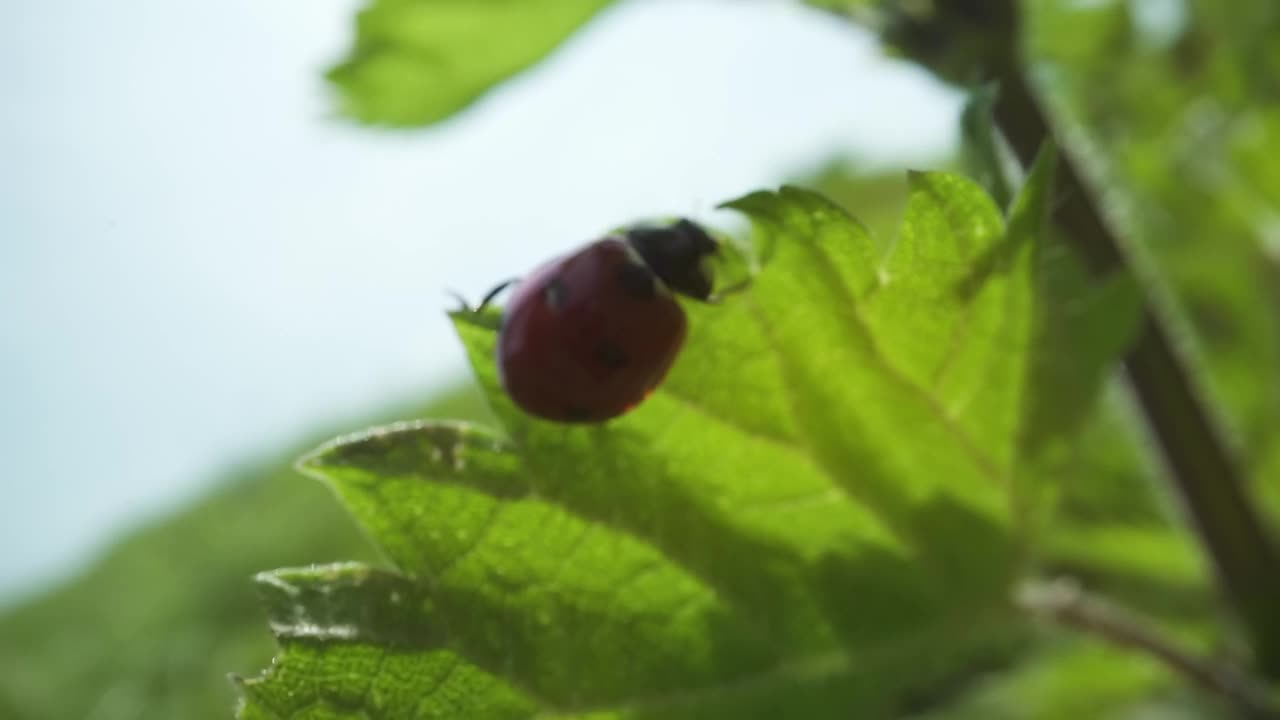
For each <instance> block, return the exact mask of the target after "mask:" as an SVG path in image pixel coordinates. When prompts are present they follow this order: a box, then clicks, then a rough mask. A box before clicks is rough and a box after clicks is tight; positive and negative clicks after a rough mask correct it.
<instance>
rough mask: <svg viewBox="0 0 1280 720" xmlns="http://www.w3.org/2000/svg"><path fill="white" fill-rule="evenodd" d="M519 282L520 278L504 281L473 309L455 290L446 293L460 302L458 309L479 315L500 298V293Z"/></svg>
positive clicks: (486, 294)
mask: <svg viewBox="0 0 1280 720" xmlns="http://www.w3.org/2000/svg"><path fill="white" fill-rule="evenodd" d="M518 282H520V278H511V279H510V280H504V281H502V282H500V283H498V284H497V285H496V286H495V287H494V288H493V289H492V290H490V291H489V292H487V293H485V295H484V297H482V298H480V304H479V305H476V306H475V307H471V303H469V302H467V299H466V298H464V297H462V294H461V293H458V292H455V291H453V290H445V293H447V294H448V295H449V297H452V298H453V299H454V300H457V301H458V305H459V306H460V307H459V308H458V309H459V310H461V311H463V312H469V313H478V312H481V311H482V310H484V309H485V308H487V307H489V303H491V302H493V299H494V298H496V297H498V295H499V293H501V292H502V291H503V290H506V289H507V288H509V287H511V286H512V285H515V284H516V283H518Z"/></svg>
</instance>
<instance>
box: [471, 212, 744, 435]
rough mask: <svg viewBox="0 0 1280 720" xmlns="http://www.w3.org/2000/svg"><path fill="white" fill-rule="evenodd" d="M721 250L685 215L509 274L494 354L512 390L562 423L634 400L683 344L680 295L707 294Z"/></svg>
mask: <svg viewBox="0 0 1280 720" xmlns="http://www.w3.org/2000/svg"><path fill="white" fill-rule="evenodd" d="M717 249H718V244H717V243H716V241H715V240H714V239H713V238H712V237H711V236H710V235H709V234H708V233H707V232H706V231H705V230H703V229H702V228H701V227H699V226H698V225H696V224H694V223H692V222H690V221H688V220H680V221H678V222H676V223H674V224H672V225H670V226H667V227H635V228H632V229H629V230H626V231H624V232H622V233H619V234H615V235H609V236H607V237H605V238H603V239H600V240H597V241H595V242H593V243H590V244H589V245H586V246H585V247H582V248H580V249H579V250H577V251H575V252H573V253H570V254H568V255H565V256H562V257H559V258H557V259H555V260H552V261H550V262H548V263H547V264H545V265H543V266H542V267H540V268H538V269H537V270H535V271H534V272H533V273H531V274H530V275H529V276H528V277H526V278H524V279H523V280H520V281H519V282H518V283H508V284H515V289H514V290H513V291H512V294H511V297H510V300H509V301H508V303H507V305H506V307H505V308H504V309H503V312H502V322H501V326H500V329H499V331H498V343H497V353H496V354H497V358H496V360H497V366H498V374H499V377H500V379H501V381H502V386H503V388H504V389H505V390H506V392H507V394H508V395H510V397H511V399H512V400H513V401H514V402H515V403H516V405H518V406H520V408H521V409H523V410H524V411H525V412H528V413H529V414H531V415H535V416H537V417H540V418H544V419H547V420H553V421H557V422H563V423H600V422H604V421H606V420H609V419H611V418H614V417H617V416H619V415H622V414H623V413H625V412H627V411H628V410H630V409H632V408H634V407H635V406H636V405H638V404H639V403H640V402H641V401H642V400H644V399H645V397H647V396H648V395H649V393H651V392H653V390H654V388H656V387H657V386H658V384H659V383H661V382H662V379H663V378H664V377H666V375H667V371H668V370H670V369H671V366H672V364H673V363H674V362H675V359H676V355H677V354H678V353H679V352H680V347H681V345H682V344H683V343H684V339H685V333H686V321H685V315H684V311H683V310H682V309H681V308H680V305H679V303H678V302H677V301H676V298H675V294H677V293H678V294H680V295H683V296H686V297H689V298H693V299H695V300H699V301H703V302H708V301H710V299H711V286H712V277H711V272H710V270H709V269H708V268H707V267H706V263H705V261H706V260H707V259H708V257H709V256H711V255H713V254H715V253H716V252H717ZM504 287H506V284H504V285H501V286H499V287H498V288H495V289H494V291H493V292H491V293H490V294H489V296H488V297H487V298H486V301H488V300H490V299H492V298H493V296H494V295H495V294H496V293H497V292H499V291H501V290H502V289H503V288H504ZM483 304H484V303H481V305H482V306H483Z"/></svg>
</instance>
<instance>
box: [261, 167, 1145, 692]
mask: <svg viewBox="0 0 1280 720" xmlns="http://www.w3.org/2000/svg"><path fill="white" fill-rule="evenodd" d="M1052 166H1053V162H1052V155H1051V154H1046V155H1045V156H1044V158H1043V161H1042V163H1041V165H1040V166H1039V167H1038V169H1037V170H1036V172H1035V173H1034V174H1033V176H1032V179H1031V180H1030V181H1029V182H1028V184H1027V187H1026V189H1025V191H1024V193H1023V194H1022V196H1021V197H1020V198H1019V200H1018V201H1017V203H1016V204H1015V206H1014V208H1013V210H1012V214H1011V217H1010V219H1009V221H1008V223H1007V224H1006V222H1005V220H1004V219H1003V217H1002V215H1001V213H1000V212H999V210H998V209H997V208H996V207H995V206H994V205H993V204H992V203H991V202H990V200H989V199H988V198H987V197H986V195H985V194H984V193H983V192H982V191H981V190H980V189H979V188H977V186H975V185H973V184H972V183H970V182H969V181H967V180H964V179H963V178H961V177H959V176H956V175H950V174H945V173H917V174H914V175H913V176H912V177H911V193H910V197H909V200H908V203H907V210H906V217H905V219H904V222H903V226H902V230H901V233H900V236H899V238H898V242H897V243H896V244H895V245H894V246H893V248H892V250H891V251H890V252H889V253H888V254H887V255H885V256H883V257H881V256H880V254H879V253H878V252H877V250H876V246H875V244H874V243H873V241H872V239H871V238H870V236H869V235H868V233H867V232H866V230H865V229H864V228H863V227H862V226H861V225H860V224H859V223H858V222H856V221H855V220H853V219H852V218H851V217H850V216H848V215H847V214H845V212H844V211H843V210H841V209H840V208H839V207H838V206H836V205H833V204H832V203H830V202H829V201H827V200H825V199H824V198H823V197H822V196H820V195H817V194H814V193H812V192H809V191H805V190H799V189H795V188H784V189H782V190H781V191H779V192H760V193H754V194H751V195H748V196H746V197H743V198H740V199H738V200H735V201H733V202H731V203H728V204H727V206H728V207H731V208H734V209H736V210H739V211H741V212H743V213H745V214H747V215H748V216H750V217H751V219H752V220H753V221H755V223H756V227H757V230H758V242H757V248H758V249H759V254H760V256H761V258H762V259H763V260H764V262H765V267H764V269H763V270H762V271H761V272H760V273H759V274H758V275H757V276H756V278H755V280H754V282H753V284H752V286H751V288H750V289H749V291H747V292H745V293H742V294H739V295H736V296H732V297H731V298H730V299H728V300H727V301H726V302H724V303H723V304H721V305H717V306H711V307H691V308H689V313H690V316H691V323H692V330H691V333H690V342H689V344H688V346H687V347H686V349H685V350H684V352H683V354H682V356H681V359H680V361H679V362H678V364H677V367H676V368H675V370H674V372H673V374H672V376H671V377H670V378H669V379H668V381H667V382H666V383H665V384H664V385H663V386H662V388H661V389H660V390H659V391H658V392H657V393H655V394H654V396H652V397H651V398H650V399H648V400H647V401H646V402H645V404H644V405H643V406H642V407H641V408H640V409H638V410H636V411H634V412H633V413H631V414H629V415H627V416H625V417H624V418H622V419H620V420H619V421H616V422H612V423H610V424H608V425H606V426H599V427H566V426H561V425H556V424H552V423H546V422H542V421H538V420H535V419H532V418H530V417H528V416H526V415H525V414H523V413H522V412H520V411H519V410H518V409H517V408H516V407H514V406H513V405H512V404H511V402H510V401H509V399H507V398H506V396H505V395H504V394H503V392H502V390H501V388H500V386H499V384H498V381H497V378H496V373H495V369H494V366H493V363H492V360H491V358H492V355H493V344H494V339H495V338H494V331H493V329H492V324H491V323H490V322H487V321H485V320H483V319H480V318H476V317H473V316H472V315H470V314H467V313H461V314H458V315H456V316H455V322H456V325H457V328H458V332H459V335H460V337H461V338H462V340H463V342H464V344H465V345H466V347H467V350H468V352H469V354H470V357H471V360H472V364H473V367H474V369H475V372H476V375H477V378H478V379H479V381H480V385H481V387H482V388H483V389H484V391H485V393H486V395H487V397H488V399H489V402H490V405H491V407H492V408H493V410H494V413H495V415H496V417H497V418H498V420H499V421H500V423H501V424H502V426H503V427H504V429H505V431H506V432H505V434H499V433H496V432H494V431H490V430H486V429H482V428H480V427H478V426H473V425H467V424H457V423H445V422H420V423H408V424H399V425H393V426H389V427H386V428H381V429H376V430H372V431H368V432H365V433H360V434H358V435H354V436H349V437H345V438H340V439H338V440H336V441H335V442H333V443H331V444H329V445H326V446H324V447H322V448H321V449H320V450H318V451H317V452H315V453H313V454H312V455H310V456H308V457H307V458H305V459H304V460H303V461H302V467H303V469H304V470H306V471H307V472H308V473H310V474H313V475H316V476H317V477H320V478H322V479H324V480H325V481H326V482H328V483H329V484H331V485H332V487H333V488H334V489H335V491H336V492H337V493H338V495H339V496H340V497H341V498H342V500H343V501H344V502H345V503H346V505H347V506H348V508H350V510H351V511H352V513H353V514H354V515H355V517H356V519H357V520H358V521H359V522H360V524H361V525H362V526H363V527H364V528H365V530H366V532H367V533H368V534H369V536H370V537H371V538H372V539H373V540H374V541H375V543H376V544H377V545H378V546H379V547H380V548H381V549H382V551H383V552H384V553H385V554H386V555H387V557H388V558H389V559H390V560H391V561H392V562H393V563H394V565H395V567H396V569H397V570H398V573H387V572H380V571H374V570H371V569H368V568H366V567H363V566H359V565H343V566H333V567H324V568H315V569H311V570H282V571H277V572H274V573H266V574H264V575H262V576H260V578H259V580H260V583H261V584H262V586H263V588H264V591H265V592H266V594H267V596H268V606H269V609H270V612H271V625H272V629H273V631H274V632H275V634H276V636H277V638H278V639H279V640H280V642H281V645H282V650H281V653H280V654H279V656H278V657H277V662H276V664H275V665H274V667H273V668H272V669H271V670H269V671H268V672H267V673H266V674H265V675H263V676H262V677H261V678H258V679H254V680H248V681H244V682H243V691H244V697H245V702H244V706H243V708H242V711H241V717H244V718H286V717H303V716H308V717H312V716H315V717H321V716H322V717H357V716H359V717H469V718H506V717H531V716H535V715H536V716H538V717H566V718H568V717H592V718H605V717H618V718H650V717H652V718H659V717H661V718H681V717H685V718H695V717H742V718H746V717H758V718H774V717H783V716H797V717H806V718H822V717H833V718H834V717H847V716H848V714H849V713H850V712H855V711H858V712H861V713H864V714H868V715H884V714H891V713H894V712H903V711H907V710H909V709H911V708H913V707H917V706H928V705H929V704H930V703H931V702H933V698H934V697H935V696H936V694H937V693H938V692H940V690H939V688H945V687H946V683H949V682H954V681H955V679H956V678H963V677H966V676H968V675H969V674H971V673H973V672H974V671H975V669H977V668H981V667H985V666H988V665H990V664H992V663H994V664H997V665H998V664H1001V663H1004V662H1007V661H1009V659H1010V658H1011V657H1012V655H1013V654H1014V653H1016V652H1017V651H1018V648H1019V647H1020V646H1021V644H1022V642H1023V640H1025V637H1026V627H1025V625H1024V623H1023V622H1022V621H1021V620H1020V619H1019V617H1018V615H1017V614H1016V612H1015V611H1014V610H1013V608H1012V606H1011V605H1010V603H1009V601H1008V599H1009V593H1010V589H1011V587H1012V585H1013V583H1014V580H1015V578H1016V577H1017V576H1018V574H1019V572H1020V570H1021V567H1022V562H1023V560H1024V553H1025V552H1026V550H1027V547H1026V544H1025V541H1024V531H1025V530H1026V525H1027V520H1028V519H1029V518H1031V517H1033V515H1034V513H1033V511H1032V508H1031V507H1029V505H1028V501H1029V499H1031V498H1033V497H1034V496H1035V495H1036V494H1037V493H1036V487H1035V472H1034V468H1035V467H1036V461H1037V458H1038V453H1039V450H1040V449H1041V448H1043V447H1044V446H1045V443H1047V442H1048V440H1049V439H1055V440H1065V439H1067V438H1069V437H1070V436H1071V434H1072V433H1073V431H1074V429H1075V427H1076V426H1077V425H1078V422H1079V418H1078V416H1077V415H1075V414H1072V413H1057V414H1049V413H1045V412H1043V411H1042V410H1041V409H1040V408H1041V407H1042V405H1043V404H1046V403H1049V404H1064V405H1066V404H1071V403H1077V402H1079V399H1080V398H1087V397H1088V396H1089V395H1090V394H1092V391H1093V390H1094V389H1096V387H1097V386H1098V383H1099V377H1100V375H1101V373H1102V372H1103V370H1104V368H1105V366H1106V365H1107V363H1108V362H1109V361H1110V357H1107V356H1106V353H1096V354H1094V355H1088V354H1086V356H1085V357H1086V360H1085V366H1084V367H1083V368H1082V367H1081V366H1080V362H1079V360H1078V359H1076V358H1072V359H1070V361H1069V362H1064V358H1062V356H1061V355H1060V354H1057V353H1055V352H1051V350H1052V348H1053V343H1054V342H1056V341H1057V339H1058V338H1059V337H1060V336H1061V332H1062V329H1061V328H1049V327H1047V325H1046V323H1048V322H1051V321H1052V319H1053V315H1052V314H1051V313H1048V312H1046V311H1045V310H1044V307H1045V304H1044V303H1047V301H1048V300H1049V299H1050V297H1051V294H1050V293H1051V289H1052V284H1051V283H1050V282H1048V280H1049V278H1050V277H1052V276H1053V275H1054V274H1055V273H1054V272H1053V270H1054V266H1053V265H1052V264H1047V263H1045V262H1043V255H1044V254H1043V252H1042V251H1043V249H1044V247H1045V239H1044V238H1043V237H1042V235H1043V233H1042V232H1041V230H1042V227H1043V219H1044V216H1045V209H1046V204H1047V202H1048V196H1047V192H1048V188H1047V179H1048V178H1049V177H1050V176H1051V170H1052ZM1109 315H1110V317H1111V318H1121V320H1120V322H1119V323H1116V322H1106V323H1104V324H1108V325H1112V326H1115V325H1119V326H1120V327H1121V328H1122V329H1123V327H1125V326H1127V324H1128V323H1127V322H1125V321H1124V320H1123V319H1124V318H1125V316H1126V313H1124V312H1116V311H1115V308H1111V309H1110V313H1109ZM1095 320H1097V321H1102V320H1105V318H1095ZM1068 327H1070V326H1068ZM1115 336H1116V338H1121V339H1122V337H1123V332H1117V333H1116V335H1115ZM1109 348H1110V351H1111V352H1112V353H1114V352H1118V351H1119V349H1120V346H1119V344H1118V343H1117V342H1110V343H1109ZM1068 366H1071V367H1070V372H1065V370H1066V369H1067V367H1068ZM1055 369H1056V370H1055ZM940 683H941V684H940Z"/></svg>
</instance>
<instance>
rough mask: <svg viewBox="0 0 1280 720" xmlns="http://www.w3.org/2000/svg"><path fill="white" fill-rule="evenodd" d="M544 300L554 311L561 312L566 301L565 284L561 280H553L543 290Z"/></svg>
mask: <svg viewBox="0 0 1280 720" xmlns="http://www.w3.org/2000/svg"><path fill="white" fill-rule="evenodd" d="M542 299H543V301H544V302H546V303H547V307H549V308H551V309H552V310H559V309H560V308H561V307H562V306H563V305H564V301H565V290H564V283H563V282H561V281H560V278H558V277H557V278H551V280H550V281H549V282H547V284H546V286H545V287H543V288H542Z"/></svg>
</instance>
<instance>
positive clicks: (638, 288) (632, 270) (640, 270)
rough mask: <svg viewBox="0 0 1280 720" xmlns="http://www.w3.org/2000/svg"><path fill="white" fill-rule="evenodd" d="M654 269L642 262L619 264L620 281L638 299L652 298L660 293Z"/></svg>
mask: <svg viewBox="0 0 1280 720" xmlns="http://www.w3.org/2000/svg"><path fill="white" fill-rule="evenodd" d="M655 279H656V278H654V276H653V271H651V270H649V268H647V267H645V266H644V265H641V264H640V263H633V262H628V263H623V264H621V265H619V266H618V283H619V284H620V285H622V289H623V290H624V291H626V293H627V294H628V295H630V296H631V297H633V298H635V299H636V300H652V299H653V298H654V296H655V295H657V294H658V287H657V285H655V284H654V281H655Z"/></svg>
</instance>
